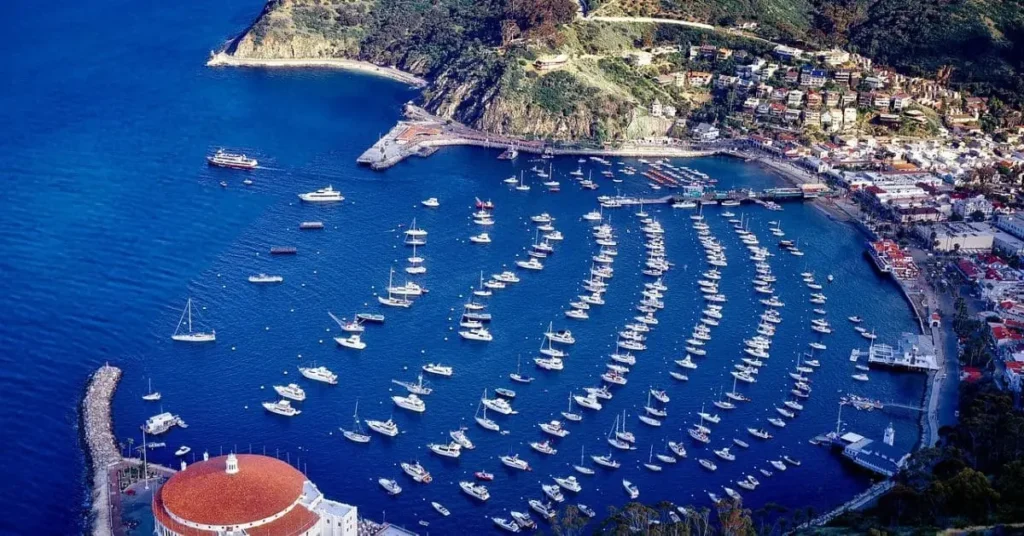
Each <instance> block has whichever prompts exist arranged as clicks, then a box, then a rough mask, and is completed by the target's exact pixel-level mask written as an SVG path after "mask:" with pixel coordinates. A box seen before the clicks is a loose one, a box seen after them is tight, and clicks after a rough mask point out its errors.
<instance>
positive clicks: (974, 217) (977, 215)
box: [969, 210, 985, 221]
mask: <svg viewBox="0 0 1024 536" xmlns="http://www.w3.org/2000/svg"><path fill="white" fill-rule="evenodd" d="M969 217H970V218H971V221H985V213H984V212H982V211H980V210H975V211H974V212H972V213H971V214H970V215H969Z"/></svg>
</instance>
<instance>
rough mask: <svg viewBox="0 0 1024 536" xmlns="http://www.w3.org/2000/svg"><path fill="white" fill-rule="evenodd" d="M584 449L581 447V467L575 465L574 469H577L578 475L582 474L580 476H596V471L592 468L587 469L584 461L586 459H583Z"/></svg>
mask: <svg viewBox="0 0 1024 536" xmlns="http://www.w3.org/2000/svg"><path fill="white" fill-rule="evenodd" d="M583 449H584V447H583V446H580V464H579V465H573V466H572V468H573V469H575V470H576V472H577V473H580V474H583V475H592V474H594V470H593V469H592V468H590V467H587V466H586V465H584V463H583V460H584V458H583Z"/></svg>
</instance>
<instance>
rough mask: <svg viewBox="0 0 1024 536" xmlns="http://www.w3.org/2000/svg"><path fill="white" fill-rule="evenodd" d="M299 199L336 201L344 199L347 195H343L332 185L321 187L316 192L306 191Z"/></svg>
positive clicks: (309, 201) (313, 201) (318, 201)
mask: <svg viewBox="0 0 1024 536" xmlns="http://www.w3.org/2000/svg"><path fill="white" fill-rule="evenodd" d="M299 199H301V200H303V201H305V202H306V203H335V202H338V201H344V200H345V197H344V196H343V195H341V192H339V191H337V190H335V189H334V188H333V187H331V186H327V187H326V188H321V189H319V190H316V191H315V192H306V193H304V194H299Z"/></svg>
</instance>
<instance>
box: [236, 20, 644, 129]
mask: <svg viewBox="0 0 1024 536" xmlns="http://www.w3.org/2000/svg"><path fill="white" fill-rule="evenodd" d="M495 1H499V0H495ZM448 2H451V0H436V1H435V2H433V3H432V4H431V5H430V7H424V6H422V5H420V4H416V3H412V2H408V0H351V1H349V0H270V1H269V2H268V3H267V5H266V6H265V7H264V9H263V11H262V13H261V14H260V16H259V17H258V18H257V19H256V21H255V22H254V23H253V24H252V26H251V27H250V28H249V29H248V30H247V31H246V32H244V33H243V34H242V35H241V36H240V37H238V38H237V39H236V40H235V41H234V42H233V43H232V44H231V45H230V46H229V47H228V50H227V52H228V53H229V54H231V55H233V56H236V57H239V58H246V59H314V58H315V59H322V58H346V59H356V60H362V61H368V62H371V63H375V64H378V65H388V66H392V65H393V66H396V67H398V68H400V69H403V70H406V71H408V72H412V73H414V74H417V75H421V76H424V77H426V78H427V79H428V80H430V84H429V85H428V86H427V87H426V88H425V89H424V92H423V94H422V97H421V99H422V104H423V106H424V107H425V108H426V109H427V110H429V111H431V112H432V113H434V114H436V115H438V116H440V117H444V118H447V119H452V120H456V121H459V122H462V123H465V124H467V125H471V126H473V127H475V128H478V129H480V130H483V131H486V132H491V133H495V134H503V135H514V136H523V137H529V138H545V139H561V140H569V139H572V140H578V139H596V140H607V139H616V138H619V139H621V138H625V137H627V136H629V135H630V133H635V132H639V131H643V132H645V133H647V130H648V129H640V130H639V131H638V130H637V129H636V128H630V125H631V123H632V122H633V119H634V117H635V115H636V114H635V109H637V108H638V107H642V105H643V104H644V103H642V102H641V101H640V100H639V99H637V98H635V97H634V96H633V94H632V92H631V91H630V89H629V88H628V87H622V84H621V83H620V82H616V81H614V80H611V79H607V77H606V76H605V74H604V73H603V72H602V71H601V69H599V68H597V67H596V63H594V62H593V61H590V62H583V63H582V64H581V65H583V66H584V67H585V70H586V72H583V71H581V70H580V69H581V68H577V67H574V66H572V65H567V66H566V68H565V69H560V70H556V71H551V72H538V71H536V70H535V69H534V68H533V66H532V64H533V59H534V57H533V52H531V50H532V47H526V46H522V45H520V46H519V47H518V48H512V49H501V48H499V47H496V46H493V45H488V44H487V43H485V42H482V38H481V36H486V35H487V34H486V32H485V31H483V30H481V29H480V28H483V27H486V26H487V25H497V23H496V22H495V20H496V19H495V17H493V16H491V15H488V14H487V13H489V12H487V11H484V12H483V14H481V13H477V12H473V13H472V14H471V15H467V14H465V13H463V12H462V11H455V10H456V9H458V10H461V9H463V8H462V7H456V6H461V4H459V3H458V2H452V4H453V5H452V6H446V3H448ZM487 5H488V0H481V1H480V2H479V3H478V4H476V5H475V6H476V7H474V8H473V9H483V8H481V7H480V6H487ZM410 6H417V7H415V9H416V10H421V9H425V10H426V11H425V12H422V11H416V12H413V13H410V12H408V11H407V10H408V9H413V8H411V7H410ZM460 17H461V18H460ZM471 28H472V29H474V30H473V31H472V32H471V31H470V29H471ZM566 31H567V32H568V33H570V34H574V32H575V30H573V29H568V28H567V30H566ZM470 36H473V38H472V39H470Z"/></svg>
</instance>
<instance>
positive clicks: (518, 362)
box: [508, 356, 533, 383]
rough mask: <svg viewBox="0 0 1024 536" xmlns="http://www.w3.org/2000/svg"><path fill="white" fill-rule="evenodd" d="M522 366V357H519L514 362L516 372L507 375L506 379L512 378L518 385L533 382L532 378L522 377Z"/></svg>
mask: <svg viewBox="0 0 1024 536" xmlns="http://www.w3.org/2000/svg"><path fill="white" fill-rule="evenodd" d="M522 364H523V357H522V356H519V359H518V360H516V371H515V372H513V373H512V374H509V375H508V377H509V378H512V381H514V382H519V383H531V382H533V378H531V377H530V376H523V374H522V373H521V372H520V367H521V366H522Z"/></svg>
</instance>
